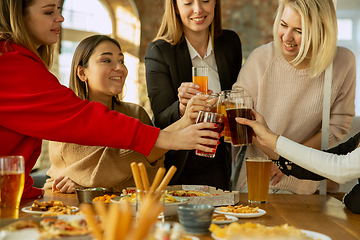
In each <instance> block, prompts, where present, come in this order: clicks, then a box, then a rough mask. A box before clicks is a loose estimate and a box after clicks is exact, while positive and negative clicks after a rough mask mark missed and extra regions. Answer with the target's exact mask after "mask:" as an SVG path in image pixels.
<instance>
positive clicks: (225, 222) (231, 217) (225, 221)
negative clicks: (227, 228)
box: [211, 214, 239, 225]
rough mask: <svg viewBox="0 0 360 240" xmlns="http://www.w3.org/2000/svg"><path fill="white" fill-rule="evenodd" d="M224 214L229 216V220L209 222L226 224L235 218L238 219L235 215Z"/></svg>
mask: <svg viewBox="0 0 360 240" xmlns="http://www.w3.org/2000/svg"><path fill="white" fill-rule="evenodd" d="M225 216H226V217H227V218H229V220H224V221H211V223H215V224H218V225H220V224H228V223H232V222H236V221H237V220H239V219H238V218H237V217H234V216H230V215H227V214H225Z"/></svg>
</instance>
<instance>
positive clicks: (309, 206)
mask: <svg viewBox="0 0 360 240" xmlns="http://www.w3.org/2000/svg"><path fill="white" fill-rule="evenodd" d="M33 200H34V199H27V200H23V201H22V202H21V208H22V207H24V206H29V205H31V203H32V202H33ZM40 200H41V201H50V200H61V201H63V202H64V203H65V204H66V205H71V206H78V205H79V202H78V200H77V198H76V195H75V194H61V193H52V192H51V191H50V190H48V191H46V193H45V196H44V197H43V199H40ZM239 203H242V204H244V205H248V203H247V194H244V193H241V194H240V202H239ZM258 206H259V207H260V208H261V209H264V210H265V211H266V212H267V213H266V214H265V215H264V216H261V217H259V218H252V219H239V223H245V222H247V221H251V222H254V223H260V224H264V225H266V226H275V225H281V224H285V223H287V224H289V225H292V226H294V227H296V228H300V229H305V230H310V231H315V232H319V233H323V234H325V235H328V236H329V237H331V238H332V239H333V240H352V239H354V240H355V239H360V214H353V213H352V212H351V211H349V210H348V209H347V208H346V207H345V206H344V205H343V204H342V203H341V201H339V200H338V199H336V198H334V197H332V196H330V195H318V194H315V195H295V194H294V195H293V194H270V195H269V202H268V203H264V204H259V205H258ZM30 216H31V215H29V214H27V213H23V212H20V217H21V218H23V217H30ZM174 220H176V219H174ZM199 238H200V239H201V240H209V239H212V238H211V236H210V234H208V235H202V236H199Z"/></svg>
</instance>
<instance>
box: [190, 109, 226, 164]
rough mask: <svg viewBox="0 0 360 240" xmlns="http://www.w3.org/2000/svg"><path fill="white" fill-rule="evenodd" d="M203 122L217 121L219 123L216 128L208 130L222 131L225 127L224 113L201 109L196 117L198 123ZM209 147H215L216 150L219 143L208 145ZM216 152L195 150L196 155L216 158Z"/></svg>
mask: <svg viewBox="0 0 360 240" xmlns="http://www.w3.org/2000/svg"><path fill="white" fill-rule="evenodd" d="M202 122H209V123H216V124H217V127H216V128H213V129H208V130H212V131H215V132H217V133H221V131H222V130H223V129H224V115H222V114H220V113H213V112H204V111H199V115H198V117H197V119H196V123H202ZM207 147H210V148H215V150H216V148H217V145H208V146H207ZM215 153H216V152H203V151H200V150H196V151H195V154H196V155H198V156H203V157H209V158H214V157H215Z"/></svg>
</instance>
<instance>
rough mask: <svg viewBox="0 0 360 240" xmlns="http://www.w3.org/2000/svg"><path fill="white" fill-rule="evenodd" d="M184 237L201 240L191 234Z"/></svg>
mask: <svg viewBox="0 0 360 240" xmlns="http://www.w3.org/2000/svg"><path fill="white" fill-rule="evenodd" d="M184 237H187V238H191V240H200V238H198V237H195V236H190V235H185V236H184Z"/></svg>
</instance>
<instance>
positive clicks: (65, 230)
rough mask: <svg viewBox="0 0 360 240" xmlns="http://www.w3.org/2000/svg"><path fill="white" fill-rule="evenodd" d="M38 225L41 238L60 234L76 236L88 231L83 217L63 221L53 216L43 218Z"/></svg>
mask: <svg viewBox="0 0 360 240" xmlns="http://www.w3.org/2000/svg"><path fill="white" fill-rule="evenodd" d="M39 225H40V235H41V238H42V239H46V238H58V237H61V236H74V235H76V236H78V235H86V234H89V233H90V230H89V228H88V225H87V223H86V221H85V219H77V220H72V221H65V220H61V219H55V218H45V219H43V220H42V221H41V222H40V224H39Z"/></svg>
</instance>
